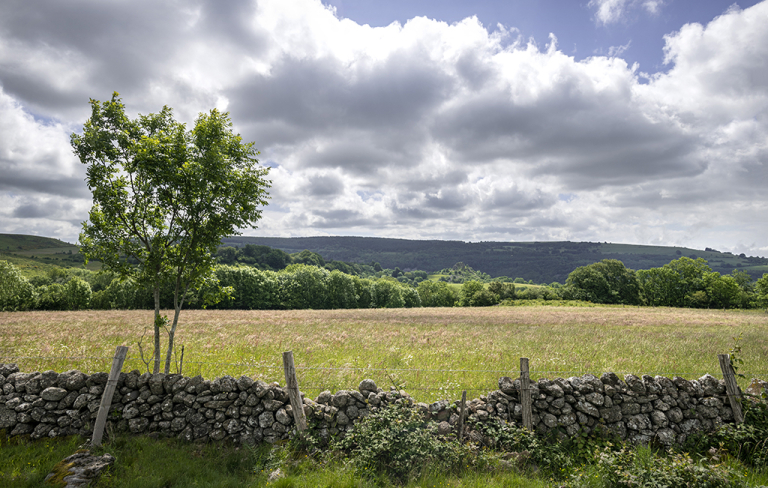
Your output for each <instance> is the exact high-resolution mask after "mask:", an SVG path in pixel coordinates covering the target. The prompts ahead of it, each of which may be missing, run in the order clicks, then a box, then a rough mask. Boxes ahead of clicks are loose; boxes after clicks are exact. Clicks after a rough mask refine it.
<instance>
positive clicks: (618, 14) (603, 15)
mask: <svg viewBox="0 0 768 488" xmlns="http://www.w3.org/2000/svg"><path fill="white" fill-rule="evenodd" d="M587 5H588V6H589V7H592V8H595V9H596V11H595V20H597V22H598V23H601V24H604V25H607V24H614V23H616V22H619V21H620V20H621V19H622V17H623V16H624V12H625V8H626V6H627V0H589V3H588V4H587Z"/></svg>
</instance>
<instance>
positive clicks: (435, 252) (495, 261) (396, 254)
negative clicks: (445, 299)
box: [222, 236, 768, 283]
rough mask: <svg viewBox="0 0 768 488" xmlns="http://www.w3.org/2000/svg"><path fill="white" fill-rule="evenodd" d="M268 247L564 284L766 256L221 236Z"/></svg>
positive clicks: (593, 246)
mask: <svg viewBox="0 0 768 488" xmlns="http://www.w3.org/2000/svg"><path fill="white" fill-rule="evenodd" d="M246 244H255V245H262V246H270V247H274V248H277V249H281V250H283V251H285V252H287V253H295V252H299V251H303V250H304V249H308V250H310V251H313V252H316V253H318V254H320V255H321V256H323V258H324V259H326V260H337V261H346V262H352V263H365V264H369V263H371V262H373V261H375V262H378V263H379V264H381V266H383V267H384V268H395V267H399V268H400V269H402V270H408V269H421V270H425V271H437V270H440V269H443V268H449V267H451V266H453V265H454V264H456V263H458V262H463V263H466V264H467V265H469V266H471V267H472V268H474V269H476V270H478V271H482V272H484V273H487V274H489V275H491V276H492V277H499V276H508V277H510V278H524V279H525V280H533V281H534V282H536V283H551V282H553V281H558V282H560V283H563V282H565V279H566V278H567V277H568V274H569V273H570V272H571V271H573V270H574V269H576V268H577V267H579V266H584V265H587V264H591V263H594V262H597V261H600V260H602V259H618V260H620V261H622V262H623V263H624V264H625V265H626V266H627V267H629V268H632V269H635V270H637V269H649V268H655V267H659V266H663V265H664V264H667V263H668V262H670V261H672V260H673V259H677V258H679V257H681V256H688V257H692V258H697V257H698V258H704V259H706V260H707V261H709V265H710V267H712V269H713V270H715V271H719V272H720V273H723V274H727V273H730V272H731V271H732V270H733V269H741V270H744V271H746V272H748V273H749V274H750V275H751V276H752V277H753V278H759V277H761V276H762V275H763V273H768V259H766V258H762V257H748V256H745V255H743V254H742V255H740V256H737V255H734V254H731V253H727V252H725V253H723V252H719V251H716V250H714V249H707V250H704V251H701V250H696V249H690V248H685V247H665V246H641V245H630V244H608V243H599V242H570V241H565V242H463V241H438V240H430V241H427V240H409V239H387V238H378V237H247V236H236V237H227V238H225V239H223V240H222V245H225V246H233V247H242V246H244V245H246Z"/></svg>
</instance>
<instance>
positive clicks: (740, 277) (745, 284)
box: [731, 269, 755, 293]
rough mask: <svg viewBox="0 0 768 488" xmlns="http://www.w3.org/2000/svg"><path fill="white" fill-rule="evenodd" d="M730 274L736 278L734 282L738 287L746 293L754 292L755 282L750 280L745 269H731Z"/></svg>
mask: <svg viewBox="0 0 768 488" xmlns="http://www.w3.org/2000/svg"><path fill="white" fill-rule="evenodd" d="M731 276H732V277H733V279H734V280H736V284H737V285H739V288H741V289H742V290H744V291H745V292H747V293H754V292H755V283H754V281H752V277H751V276H750V275H749V273H747V272H746V271H743V270H740V269H734V270H733V271H731Z"/></svg>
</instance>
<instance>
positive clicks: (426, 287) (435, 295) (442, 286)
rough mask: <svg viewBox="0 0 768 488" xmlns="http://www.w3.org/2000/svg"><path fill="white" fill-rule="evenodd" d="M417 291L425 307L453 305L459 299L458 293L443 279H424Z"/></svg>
mask: <svg viewBox="0 0 768 488" xmlns="http://www.w3.org/2000/svg"><path fill="white" fill-rule="evenodd" d="M416 291H418V293H419V297H421V305H422V306H423V307H453V305H454V304H455V303H456V300H457V297H456V293H455V292H454V291H453V289H452V288H451V287H450V286H448V283H445V282H443V281H430V280H426V281H422V282H421V283H419V286H418V287H417V288H416Z"/></svg>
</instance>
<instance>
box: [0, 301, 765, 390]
mask: <svg viewBox="0 0 768 488" xmlns="http://www.w3.org/2000/svg"><path fill="white" fill-rule="evenodd" d="M151 323H152V312H151V311H144V310H138V311H136V310H134V311H79V312H15V313H10V312H7V313H0V361H6V362H7V361H15V362H17V363H19V367H20V368H21V369H22V370H24V371H33V370H46V369H54V370H57V371H64V370H67V369H72V368H78V369H81V370H84V371H108V370H109V366H110V364H111V359H110V357H111V355H112V354H114V350H115V347H116V346H117V345H121V344H125V345H128V346H129V347H130V351H129V360H128V361H127V364H126V366H125V368H126V369H125V370H130V369H134V368H136V369H140V370H142V371H143V370H146V366H145V365H144V364H143V363H142V361H141V360H140V358H139V348H138V342H139V341H140V339H141V337H142V334H145V333H146V334H147V335H146V336H145V337H144V339H143V344H144V348H145V350H147V349H148V348H149V347H150V346H149V343H150V342H151V337H150V334H151V328H150V326H151ZM766 331H768V314H766V313H765V312H763V311H739V310H735V311H721V310H692V309H672V308H639V307H595V308H586V307H571V306H562V307H551V306H540V307H517V306H513V307H488V308H471V309H469V308H433V309H427V308H422V309H388V310H316V311H313V310H293V311H206V310H187V311H184V312H182V315H181V321H180V325H179V329H178V331H177V344H178V346H179V347H180V346H181V345H184V346H185V356H184V373H185V374H202V375H203V376H205V377H206V378H212V377H216V376H220V375H223V374H230V375H232V376H235V377H237V376H239V375H243V374H245V375H249V376H252V377H253V378H261V379H264V380H267V381H278V382H281V383H282V382H283V381H284V378H283V371H282V363H281V354H282V352H283V351H287V350H292V351H293V352H294V356H295V359H296V365H297V370H298V376H299V382H300V387H301V388H302V390H303V391H305V392H307V394H308V395H310V396H313V397H314V396H316V395H317V394H318V393H319V392H320V391H321V390H323V389H330V390H336V389H343V388H352V387H356V386H357V384H358V383H359V382H360V380H361V379H363V378H366V377H370V378H373V379H374V380H375V381H376V382H377V384H379V386H382V387H385V388H386V387H388V386H389V385H392V384H393V383H395V384H397V385H398V386H404V387H405V389H406V390H407V391H408V392H409V393H410V394H411V395H412V396H413V397H414V398H416V399H417V400H420V401H433V400H436V399H438V398H450V399H456V398H458V397H459V396H460V395H461V390H462V389H467V390H469V391H468V393H469V395H470V397H474V396H478V395H480V394H483V393H485V392H487V391H490V390H493V389H495V388H497V380H498V378H499V376H503V375H512V376H514V375H515V374H516V373H515V372H516V371H517V369H518V367H519V358H520V357H528V358H530V364H531V370H532V376H533V377H534V378H536V377H557V376H562V377H568V376H573V375H578V374H583V373H585V372H593V373H602V372H605V371H613V372H617V373H624V372H630V373H634V374H641V373H648V374H651V375H655V374H664V375H669V376H671V375H674V374H677V375H680V376H684V377H687V378H697V377H699V376H701V375H703V374H705V373H710V374H713V375H719V374H720V372H719V367H718V362H717V354H721V353H727V352H728V351H729V350H730V349H731V348H732V347H733V344H734V340H733V338H734V337H736V336H738V335H739V334H741V336H742V340H741V345H742V352H741V358H742V359H743V360H744V362H745V365H746V367H744V368H742V371H740V372H742V373H744V374H745V375H746V376H747V377H751V376H755V377H762V378H766V377H768V334H766ZM19 357H21V359H20V358H19ZM41 357H42V358H41ZM49 357H57V358H59V359H46V358H49ZM10 358H16V359H10ZM24 358H27V359H24ZM745 381H746V380H745Z"/></svg>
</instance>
